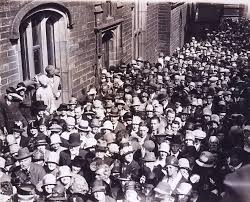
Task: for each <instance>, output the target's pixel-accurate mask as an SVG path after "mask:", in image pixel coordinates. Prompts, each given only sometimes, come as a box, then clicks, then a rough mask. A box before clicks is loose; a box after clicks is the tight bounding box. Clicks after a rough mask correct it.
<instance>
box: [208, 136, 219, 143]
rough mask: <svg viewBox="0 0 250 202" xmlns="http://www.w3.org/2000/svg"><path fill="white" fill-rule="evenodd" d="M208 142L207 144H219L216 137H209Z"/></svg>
mask: <svg viewBox="0 0 250 202" xmlns="http://www.w3.org/2000/svg"><path fill="white" fill-rule="evenodd" d="M208 142H209V143H219V138H218V137H216V136H210V138H209V140H208Z"/></svg>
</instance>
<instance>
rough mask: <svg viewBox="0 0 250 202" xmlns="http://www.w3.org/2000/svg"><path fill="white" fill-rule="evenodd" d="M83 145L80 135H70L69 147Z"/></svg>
mask: <svg viewBox="0 0 250 202" xmlns="http://www.w3.org/2000/svg"><path fill="white" fill-rule="evenodd" d="M81 143H82V140H81V139H80V134H79V133H71V134H70V135H69V140H68V144H69V147H77V146H80V145H81Z"/></svg>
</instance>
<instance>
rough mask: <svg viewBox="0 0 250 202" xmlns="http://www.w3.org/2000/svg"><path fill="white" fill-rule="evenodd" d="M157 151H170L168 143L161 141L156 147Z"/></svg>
mask: <svg viewBox="0 0 250 202" xmlns="http://www.w3.org/2000/svg"><path fill="white" fill-rule="evenodd" d="M158 151H159V152H166V153H168V154H169V153H170V145H169V144H168V143H166V142H162V143H161V144H160V146H159V149H158Z"/></svg>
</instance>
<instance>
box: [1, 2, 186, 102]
mask: <svg viewBox="0 0 250 202" xmlns="http://www.w3.org/2000/svg"><path fill="white" fill-rule="evenodd" d="M186 10H187V4H184V3H181V4H178V5H175V6H174V7H173V5H171V4H170V3H164V4H154V3H147V2H146V1H143V0H141V1H136V2H135V3H132V2H131V3H125V2H122V1H116V2H114V1H100V2H99V1H98V2H92V1H89V2H84V1H75V2H74V1H68V2H66V1H39V0H36V1H28V0H22V1H14V0H2V1H1V2H0V76H1V78H2V86H1V92H4V91H5V89H6V88H7V87H8V86H15V85H16V84H17V83H18V82H20V81H26V82H27V81H29V80H31V79H32V78H33V77H34V76H35V75H37V74H39V73H44V68H45V67H46V66H47V65H49V64H52V65H55V66H56V67H57V68H58V69H59V70H60V72H59V74H60V76H61V78H62V92H63V93H62V99H63V102H67V101H68V99H69V97H71V96H72V95H73V96H79V95H80V93H81V89H83V88H85V89H88V88H89V87H90V86H91V85H94V84H95V81H96V78H97V76H98V73H99V72H100V70H101V68H102V67H104V66H110V65H116V64H118V63H119V62H120V61H124V62H125V63H128V62H130V61H131V59H133V58H137V57H139V56H142V57H143V58H144V59H145V60H150V61H153V62H154V61H156V59H157V56H158V53H159V52H160V51H163V52H164V53H165V54H171V53H172V51H173V50H174V49H175V48H176V47H177V46H182V45H183V43H184V32H185V29H186V28H185V27H186V26H187V25H186V20H185V19H186V15H187V12H186Z"/></svg>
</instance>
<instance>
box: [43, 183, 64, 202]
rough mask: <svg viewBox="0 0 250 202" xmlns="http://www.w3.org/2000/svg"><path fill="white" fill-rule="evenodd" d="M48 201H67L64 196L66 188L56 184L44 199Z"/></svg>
mask: <svg viewBox="0 0 250 202" xmlns="http://www.w3.org/2000/svg"><path fill="white" fill-rule="evenodd" d="M46 201H48V202H50V201H56V202H58V201H65V202H66V201H68V199H67V196H66V189H65V188H64V186H63V185H60V184H57V185H56V186H55V187H54V188H53V190H52V194H51V196H50V197H49V198H48V199H47V200H46Z"/></svg>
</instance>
